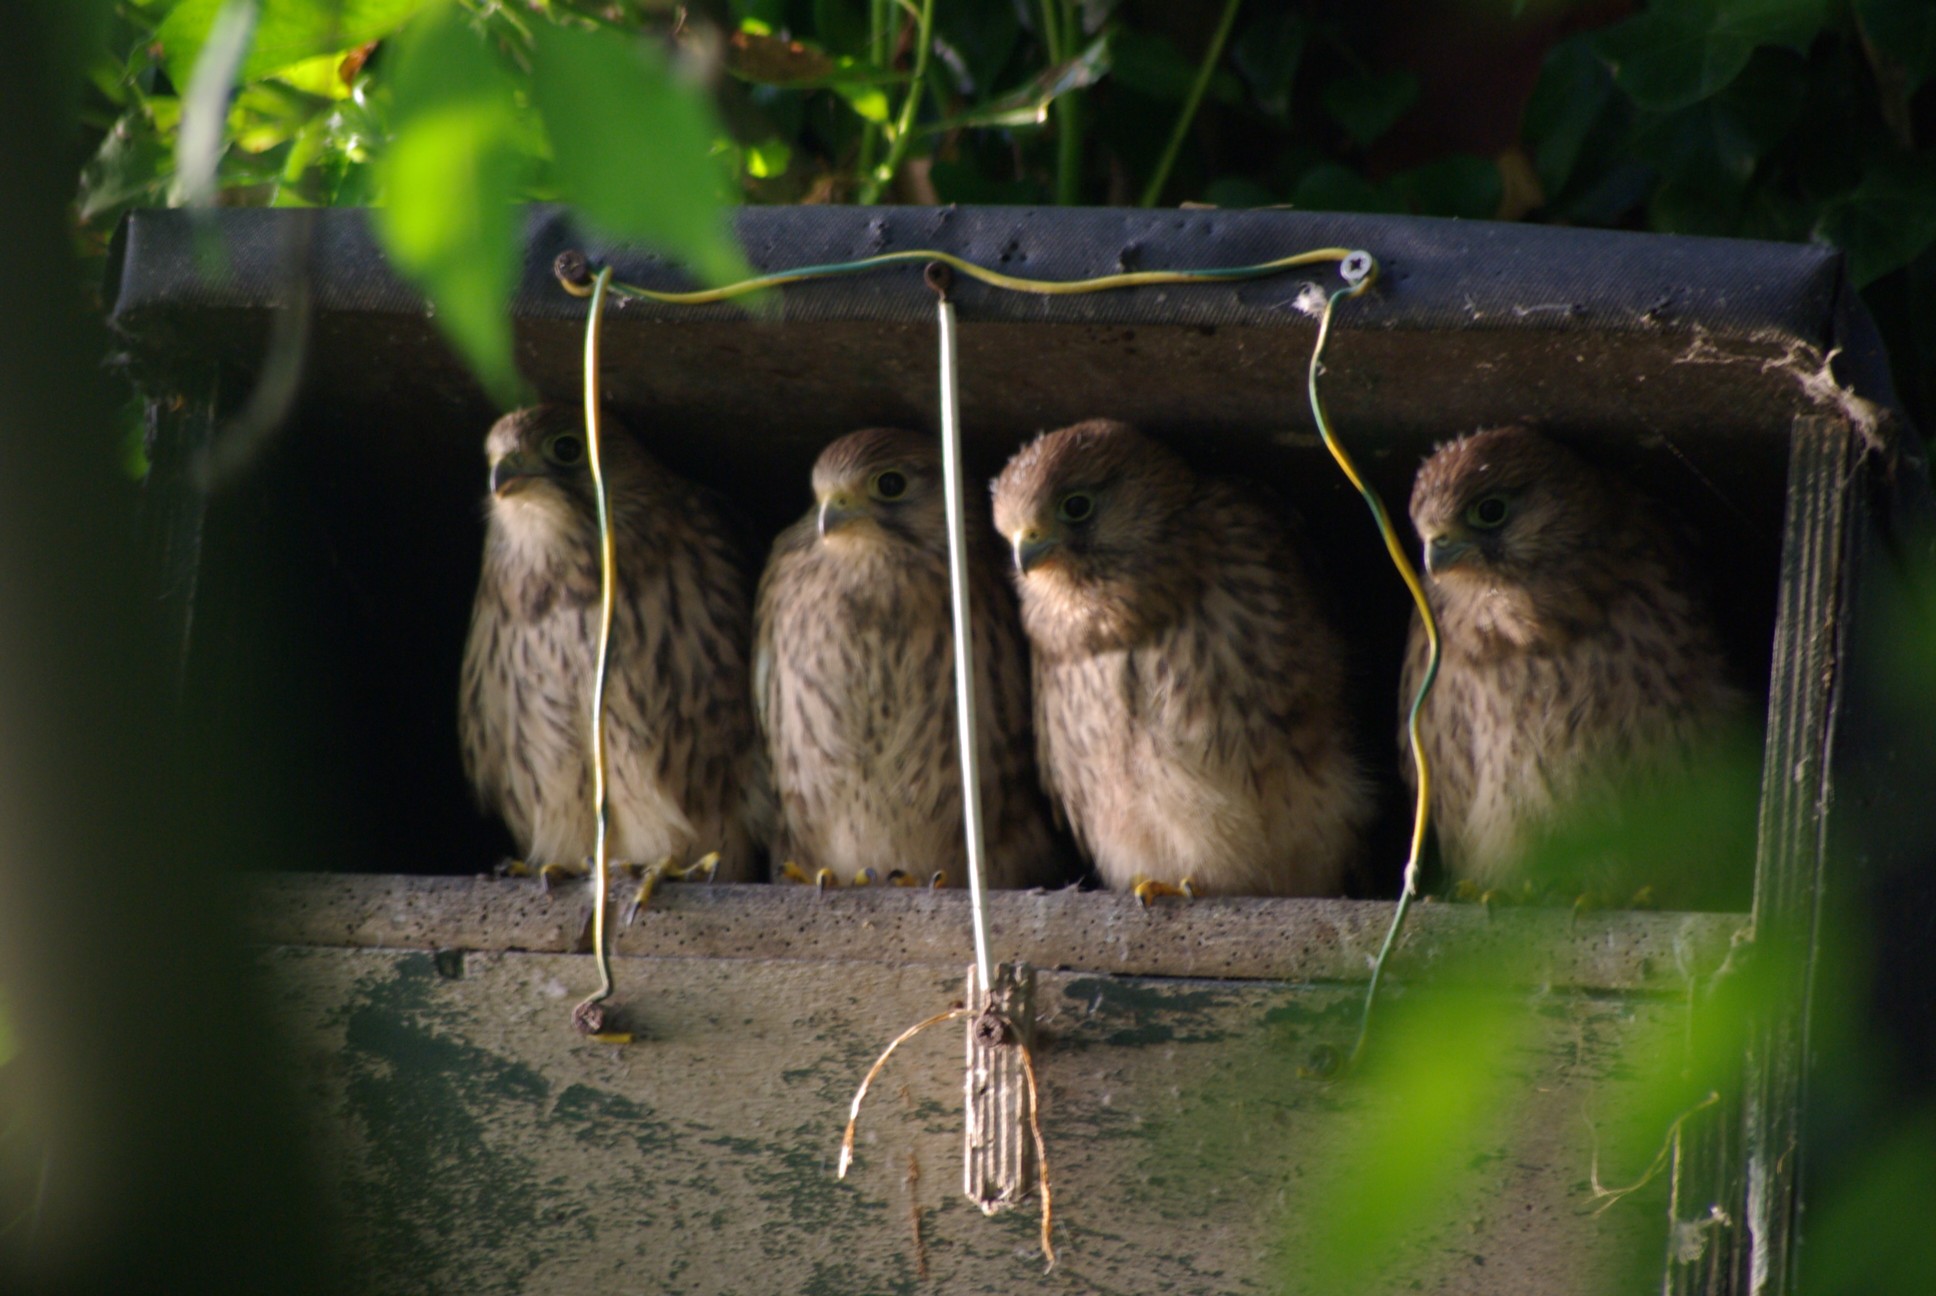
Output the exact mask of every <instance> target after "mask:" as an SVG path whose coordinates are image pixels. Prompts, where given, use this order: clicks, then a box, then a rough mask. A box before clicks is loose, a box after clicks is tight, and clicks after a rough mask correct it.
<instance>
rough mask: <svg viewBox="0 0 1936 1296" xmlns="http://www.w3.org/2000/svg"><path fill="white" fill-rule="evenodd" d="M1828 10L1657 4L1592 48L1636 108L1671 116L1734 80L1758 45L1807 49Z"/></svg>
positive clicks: (1822, 5) (1727, 1) (1824, 6)
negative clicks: (1670, 113) (1666, 113)
mask: <svg viewBox="0 0 1936 1296" xmlns="http://www.w3.org/2000/svg"><path fill="white" fill-rule="evenodd" d="M1827 10H1828V0H1656V3H1655V4H1653V5H1651V6H1649V8H1648V9H1647V11H1646V12H1645V13H1641V14H1637V15H1635V16H1634V17H1632V18H1629V19H1627V20H1626V21H1625V22H1623V23H1620V24H1619V25H1618V26H1615V27H1611V28H1608V29H1607V30H1606V31H1604V32H1601V33H1600V34H1599V35H1598V36H1596V37H1595V38H1594V42H1593V43H1594V48H1595V49H1596V50H1598V51H1599V54H1600V56H1601V57H1602V58H1604V59H1605V60H1606V61H1607V63H1608V64H1609V65H1610V66H1611V67H1612V68H1613V74H1614V79H1615V80H1617V81H1618V82H1619V83H1620V88H1621V89H1622V90H1625V91H1626V92H1627V93H1628V94H1629V95H1631V96H1632V97H1633V100H1634V102H1635V103H1638V104H1639V105H1641V107H1643V108H1652V109H1655V110H1657V111H1661V112H1669V111H1672V110H1674V109H1676V108H1685V107H1687V106H1688V105H1689V104H1693V103H1699V102H1700V101H1701V100H1703V99H1705V98H1707V97H1708V96H1709V95H1711V94H1713V93H1715V92H1716V91H1718V90H1720V89H1722V88H1723V87H1724V86H1726V85H1727V84H1728V83H1729V82H1731V81H1733V80H1734V78H1735V77H1736V76H1738V75H1740V72H1741V69H1743V68H1745V67H1746V66H1747V65H1748V58H1749V56H1750V55H1752V54H1753V53H1754V51H1755V48H1756V47H1757V46H1761V45H1782V46H1786V47H1787V48H1789V49H1793V50H1797V51H1801V50H1806V49H1807V48H1808V43H1809V41H1810V40H1812V39H1813V38H1814V36H1815V33H1816V32H1818V31H1820V30H1821V26H1822V22H1823V19H1824V17H1825V15H1826V13H1827Z"/></svg>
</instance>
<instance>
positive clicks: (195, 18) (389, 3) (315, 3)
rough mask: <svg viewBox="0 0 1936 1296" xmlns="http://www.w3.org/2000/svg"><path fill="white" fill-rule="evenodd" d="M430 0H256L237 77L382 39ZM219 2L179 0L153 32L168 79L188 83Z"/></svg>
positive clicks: (264, 72)
mask: <svg viewBox="0 0 1936 1296" xmlns="http://www.w3.org/2000/svg"><path fill="white" fill-rule="evenodd" d="M431 2H432V0H261V4H260V6H259V15H258V17H257V20H256V28H255V40H254V43H253V44H252V45H251V47H250V49H249V53H248V56H247V57H246V58H244V59H243V60H242V65H241V68H240V71H239V74H238V79H239V80H243V81H254V80H257V79H259V78H261V77H264V76H267V75H268V74H269V73H271V72H275V71H278V70H280V69H282V68H286V67H289V66H290V65H292V64H295V63H300V62H301V61H303V60H304V59H307V58H313V57H315V56H316V55H318V54H329V53H332V52H335V51H339V50H346V49H350V48H351V47H353V46H357V45H361V44H363V43H364V42H365V41H373V40H376V39H378V38H379V37H382V36H387V35H389V34H390V33H391V32H393V31H396V30H397V29H398V28H400V27H401V26H403V24H404V23H406V22H408V21H409V20H410V18H411V17H412V16H414V15H415V14H416V12H417V11H418V10H419V9H422V8H423V7H424V6H425V5H426V4H428V3H431ZM222 4H223V0H181V3H180V4H178V5H176V6H175V8H174V9H173V10H172V11H171V12H170V13H169V15H168V17H167V18H165V19H163V20H162V24H161V26H160V28H159V29H158V30H157V31H156V33H155V35H156V38H157V39H159V40H160V41H161V46H162V55H163V58H165V59H166V60H167V64H168V75H169V76H170V77H171V78H172V79H173V80H174V82H175V84H176V85H177V86H186V85H187V84H188V82H189V77H190V74H191V72H192V71H193V69H194V67H195V62H196V60H197V59H198V58H200V57H201V51H202V45H203V43H204V42H205V41H206V40H207V39H208V35H209V29H210V28H211V27H212V26H213V25H214V22H215V15H216V14H217V13H218V12H219V11H220V10H221V8H222Z"/></svg>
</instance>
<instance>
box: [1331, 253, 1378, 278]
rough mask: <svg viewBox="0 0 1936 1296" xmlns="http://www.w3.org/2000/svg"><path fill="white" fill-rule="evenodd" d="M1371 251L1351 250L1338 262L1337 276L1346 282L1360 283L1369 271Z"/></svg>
mask: <svg viewBox="0 0 1936 1296" xmlns="http://www.w3.org/2000/svg"><path fill="white" fill-rule="evenodd" d="M1372 264H1373V262H1372V259H1371V253H1369V252H1353V253H1352V254H1351V255H1350V256H1347V257H1346V258H1345V259H1344V260H1343V261H1340V262H1339V263H1338V276H1339V277H1340V278H1342V279H1343V280H1344V281H1345V282H1346V283H1348V284H1355V283H1360V282H1362V281H1363V280H1364V277H1365V276H1366V275H1368V274H1370V273H1371V267H1372Z"/></svg>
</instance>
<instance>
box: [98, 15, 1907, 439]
mask: <svg viewBox="0 0 1936 1296" xmlns="http://www.w3.org/2000/svg"><path fill="white" fill-rule="evenodd" d="M114 12H115V19H114V22H115V26H114V30H113V32H112V35H111V37H110V39H109V44H107V45H106V46H105V47H103V48H101V49H99V50H97V58H96V60H95V63H94V73H93V89H92V96H91V97H92V107H91V125H92V127H93V128H94V129H95V130H96V131H97V132H98V136H97V138H98V149H97V151H96V152H95V153H94V155H93V157H92V158H91V160H89V161H88V162H87V165H86V169H85V171H84V172H83V174H82V177H81V186H80V195H79V212H80V218H81V221H82V223H83V226H84V228H85V229H86V230H87V231H88V233H89V234H90V236H91V237H93V238H94V239H96V240H97V241H98V240H100V239H102V238H104V237H105V235H106V233H107V232H108V231H109V230H110V229H111V227H112V223H113V221H114V219H115V218H116V217H117V216H118V215H119V213H120V212H121V211H122V210H124V209H125V208H126V207H128V206H130V205H133V204H140V203H161V202H169V203H192V202H198V201H220V202H228V203H264V204H274V205H314V204H381V205H383V207H384V209H385V214H384V217H383V218H382V229H383V232H384V235H385V237H386V239H387V242H388V246H389V248H390V250H391V253H392V255H393V256H394V257H395V258H396V260H397V261H398V262H399V263H400V264H402V265H404V266H405V267H407V268H408V269H409V270H411V271H412V272H413V273H415V274H417V275H418V276H419V277H420V278H421V279H422V280H423V281H424V283H425V284H426V286H427V288H428V289H429V291H430V292H431V293H432V295H433V297H435V298H436V299H437V300H438V302H439V305H440V307H442V318H444V319H445V320H446V321H447V323H448V326H449V327H450V328H451V330H452V332H453V334H454V336H456V337H457V339H458V340H459V341H460V343H461V344H463V345H464V346H465V348H466V350H467V351H468V353H469V354H470V355H471V356H472V357H473V359H474V361H475V362H476V363H478V365H479V366H480V370H481V372H483V373H484V374H485V375H486V377H487V379H489V380H490V381H492V383H493V385H494V386H496V387H497V388H498V389H499V390H500V391H508V390H509V384H510V366H509V350H508V333H507V331H506V327H505V325H504V322H503V320H502V319H501V315H502V312H501V311H499V310H497V309H496V303H498V302H500V301H501V300H502V295H503V293H504V292H505V291H506V290H507V287H508V284H509V277H510V273H511V269H510V267H511V247H510V244H511V238H512V225H511V222H510V220H509V218H508V216H506V215H505V214H504V211H503V203H504V202H505V200H507V199H512V198H519V199H545V198H564V199H567V200H570V201H572V202H573V203H575V204H576V205H578V206H579V207H580V208H581V209H583V210H584V211H585V212H586V213H587V214H588V215H590V216H591V217H592V218H593V219H594V220H595V221H597V222H599V223H600V224H602V225H604V226H606V227H607V228H609V229H611V230H613V231H615V232H624V233H631V234H636V235H639V236H641V237H646V238H650V239H653V240H656V241H658V242H660V243H662V244H664V245H666V246H668V247H669V248H671V249H672V250H674V251H676V252H678V253H680V254H682V255H683V256H685V257H686V258H687V259H688V260H690V261H691V262H692V264H693V265H694V266H695V267H696V268H697V269H698V270H699V271H700V272H701V273H702V274H705V275H708V276H711V277H713V278H720V277H725V276H730V275H732V274H733V273H735V270H736V267H737V264H738V262H737V257H736V254H735V253H734V252H733V250H732V249H731V248H730V246H729V245H728V244H727V243H726V242H725V241H724V240H723V239H722V238H721V237H720V234H719V230H720V228H721V227H720V223H719V221H718V212H719V208H720V206H721V205H722V204H727V203H732V202H739V201H743V202H826V201H838V202H854V201H858V202H875V201H897V202H926V203H933V202H974V203H988V202H997V203H1051V202H1053V203H1113V204H1128V203H1141V204H1144V205H1151V204H1155V203H1159V202H1162V203H1175V202H1184V201H1188V202H1205V203H1213V204H1218V205H1226V206H1258V205H1267V204H1288V205H1293V206H1297V207H1307V208H1322V209H1332V210H1353V211H1409V212H1415V213H1419V214H1424V215H1436V216H1461V217H1473V218H1477V217H1486V218H1500V219H1507V220H1522V219H1523V220H1539V221H1552V222H1562V223H1568V224H1581V225H1600V226H1619V227H1628V228H1641V229H1653V230H1664V231H1675V232H1684V233H1697V234H1723V235H1738V236H1744V237H1752V238H1770V239H1791V240H1792V239H1810V238H1813V239H1822V240H1827V241H1829V242H1832V243H1834V244H1836V245H1838V246H1840V247H1842V248H1844V249H1845V250H1846V251H1847V252H1848V254H1849V265H1850V273H1851V275H1852V277H1853V279H1854V281H1855V282H1856V284H1857V285H1858V286H1859V287H1862V288H1863V289H1864V291H1865V295H1866V297H1867V299H1868V301H1869V303H1870V306H1871V308H1872V310H1874V311H1875V313H1876V314H1877V316H1878V317H1879V318H1880V319H1881V321H1882V322H1883V324H1884V328H1885V331H1886V333H1887V334H1888V336H1889V339H1890V343H1891V348H1892V351H1893V353H1894V358H1895V361H1896V369H1897V374H1898V380H1899V382H1901V383H1902V384H1903V386H1904V387H1905V389H1906V390H1905V396H1906V398H1907V399H1908V400H1909V402H1910V404H1911V406H1912V409H1914V410H1915V411H1916V412H1918V413H1921V414H1924V415H1927V414H1928V412H1929V411H1930V409H1931V405H1930V396H1931V392H1930V390H1929V383H1930V381H1931V379H1930V377H1929V373H1930V371H1931V369H1932V368H1936V304H1932V303H1936V291H1932V289H1936V252H1932V244H1933V243H1936V151H1932V143H1931V136H1932V133H1933V128H1936V92H1931V91H1930V89H1929V85H1930V82H1931V79H1932V74H1936V7H1932V6H1930V5H1929V4H1927V3H1924V0H1834V2H1831V0H1653V3H1651V4H1646V5H1639V4H1630V3H1624V2H1623V0H1577V2H1575V0H1463V2H1462V3H1454V4H1446V5H1437V6H1425V7H1424V8H1423V10H1420V9H1419V8H1418V7H1415V6H1407V5H1403V4H1401V3H1400V2H1399V0H1375V2H1370V3H1358V4H1347V3H1341V2H1326V0H1303V2H1302V3H1293V2H1288V0H1252V3H1250V4H1243V3H1241V0H1226V2H1225V3H1223V4H1222V5H1220V6H1214V5H1205V6H1172V5H1163V4H1156V3H1149V2H1147V0H1039V3H1024V2H1023V0H1013V2H1012V3H972V2H970V0H922V2H920V3H916V2H915V0H900V2H898V3H896V2H895V0H711V2H710V3H701V4H697V5H693V6H690V7H687V6H674V5H671V4H669V3H664V2H663V0H659V2H655V0H609V2H606V3H596V2H594V0H524V2H523V3H497V2H494V0H337V2H336V3H321V2H319V0H120V3H118V4H116V5H115V6H114Z"/></svg>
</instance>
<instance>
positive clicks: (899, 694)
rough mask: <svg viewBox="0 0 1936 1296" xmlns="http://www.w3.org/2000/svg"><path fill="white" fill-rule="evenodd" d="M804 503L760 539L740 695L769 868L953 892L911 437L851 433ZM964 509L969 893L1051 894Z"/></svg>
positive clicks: (943, 740)
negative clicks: (985, 886) (1042, 886)
mask: <svg viewBox="0 0 1936 1296" xmlns="http://www.w3.org/2000/svg"><path fill="white" fill-rule="evenodd" d="M813 491H814V496H815V499H816V504H815V506H814V508H812V509H810V510H809V511H808V512H807V514H806V516H805V517H802V518H801V519H800V520H799V521H798V522H796V523H794V524H793V525H792V526H791V527H789V528H788V529H787V530H786V531H785V532H783V533H782V534H781V535H780V537H779V539H778V540H777V541H775V542H774V545H773V554H772V557H771V558H770V559H769V561H768V563H767V567H766V574H765V576H764V577H762V579H761V581H760V589H759V595H758V600H757V602H758V612H757V617H756V625H757V631H756V633H757V638H758V647H757V650H756V655H755V660H756V663H757V665H756V667H755V684H754V687H755V696H756V698H757V700H758V702H759V710H760V716H761V721H762V724H763V726H764V728H765V731H766V744H767V752H768V754H769V757H770V762H771V767H772V770H773V777H774V786H775V791H776V792H777V793H778V801H779V815H778V822H777V824H776V835H775V839H774V844H773V861H774V865H775V867H778V866H779V865H780V864H782V863H783V862H786V861H789V860H790V861H792V862H794V863H796V864H798V865H799V866H800V867H801V869H802V870H803V871H805V872H806V873H808V874H810V875H811V874H813V873H815V872H817V871H818V870H819V869H822V868H825V869H829V870H831V871H832V872H833V874H834V875H835V877H836V878H837V879H838V880H840V881H842V882H851V881H852V880H853V878H854V875H855V874H856V873H858V872H859V871H860V870H862V869H864V868H872V869H874V870H875V871H876V873H877V874H880V875H885V874H886V873H887V872H889V871H890V870H892V869H894V868H897V867H898V868H904V869H906V870H908V871H909V872H912V873H914V874H916V875H917V876H920V877H926V876H928V875H929V874H930V873H932V872H933V871H935V870H937V869H940V870H945V871H946V873H947V875H948V877H949V879H950V880H951V881H952V882H953V883H954V884H955V885H957V886H959V885H962V884H963V883H964V882H965V879H966V876H967V874H966V867H967V865H966V861H967V851H966V845H965V841H964V838H963V834H962V805H961V769H960V765H959V764H958V759H959V758H958V755H957V752H958V750H959V748H958V746H957V744H956V741H955V723H956V722H955V700H954V694H955V690H954V644H953V640H952V637H951V636H952V633H953V625H954V616H953V613H952V611H951V608H950V604H949V585H948V533H947V515H946V504H945V500H944V498H943V495H942V474H941V459H940V455H939V453H938V451H937V448H936V447H935V446H934V444H933V443H932V442H931V441H930V440H929V439H928V438H926V437H920V436H916V435H915V434H913V433H911V432H901V431H895V430H892V429H886V428H873V429H869V430H867V431H862V432H855V433H853V434H851V435H849V436H845V437H842V438H841V439H840V440H838V441H835V442H834V443H833V444H832V445H830V446H828V447H827V448H826V450H825V451H823V452H822V453H821V455H820V458H819V461H818V462H817V463H816V464H815V465H814V470H813ZM978 494H979V492H977V495H978ZM968 507H969V509H970V513H969V517H970V519H971V520H972V522H973V525H972V526H971V528H970V531H969V534H970V537H971V540H972V542H973V543H974V544H975V545H976V552H975V554H974V557H973V563H972V565H971V568H970V577H971V583H970V590H969V593H970V599H971V605H972V609H973V620H974V625H975V641H974V649H975V651H974V658H975V670H976V676H977V681H978V682H977V686H976V699H977V710H976V734H977V740H978V745H979V747H980V748H981V780H980V781H981V802H982V821H983V828H984V833H985V840H986V842H987V852H986V855H987V861H986V880H987V882H988V883H989V885H991V886H997V887H1019V886H1028V885H1031V884H1039V883H1047V882H1053V881H1056V880H1058V877H1057V869H1056V858H1055V849H1054V844H1053V838H1052V835H1051V832H1050V829H1049V825H1048V814H1047V809H1046V807H1045V806H1044V805H1043V803H1042V800H1041V796H1040V793H1039V791H1038V789H1037V786H1036V777H1035V768H1034V757H1033V754H1032V752H1031V748H1030V737H1029V700H1028V674H1027V666H1026V664H1025V662H1024V660H1023V649H1022V642H1021V634H1020V631H1019V630H1018V629H1017V627H1016V623H1015V617H1016V614H1015V602H1014V595H1013V594H1012V593H1011V592H1010V591H1009V590H1008V589H1007V588H1005V585H1004V582H1003V581H1002V578H1001V574H1000V568H999V562H1000V555H999V552H998V551H997V550H995V548H994V546H993V545H992V543H990V537H989V536H988V531H987V516H986V506H985V505H984V504H983V503H982V501H981V500H979V499H978V498H975V499H971V500H969V501H968Z"/></svg>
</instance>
